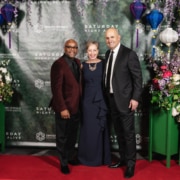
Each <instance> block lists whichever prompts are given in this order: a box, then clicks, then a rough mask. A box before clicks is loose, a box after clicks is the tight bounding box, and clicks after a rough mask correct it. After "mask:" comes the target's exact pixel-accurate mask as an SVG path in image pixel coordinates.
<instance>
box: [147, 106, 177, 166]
mask: <svg viewBox="0 0 180 180" xmlns="http://www.w3.org/2000/svg"><path fill="white" fill-rule="evenodd" d="M153 152H156V153H159V154H162V155H165V156H166V167H170V160H171V155H175V154H178V153H179V130H178V123H177V122H176V121H175V119H174V118H173V117H172V112H171V111H165V110H161V109H159V108H157V107H152V108H151V111H150V126H149V160H150V161H152V153H153ZM179 164H180V162H179Z"/></svg>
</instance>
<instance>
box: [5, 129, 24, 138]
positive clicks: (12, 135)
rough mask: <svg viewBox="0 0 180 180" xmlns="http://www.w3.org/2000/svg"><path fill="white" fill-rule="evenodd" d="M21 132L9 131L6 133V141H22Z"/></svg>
mask: <svg viewBox="0 0 180 180" xmlns="http://www.w3.org/2000/svg"><path fill="white" fill-rule="evenodd" d="M21 135H22V134H21V132H18V131H17V132H14V131H13V132H11V131H9V132H8V131H7V132H6V139H7V140H21V139H22V137H21Z"/></svg>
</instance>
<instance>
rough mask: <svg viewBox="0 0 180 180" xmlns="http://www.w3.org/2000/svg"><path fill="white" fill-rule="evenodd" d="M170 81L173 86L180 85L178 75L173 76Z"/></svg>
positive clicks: (179, 75)
mask: <svg viewBox="0 0 180 180" xmlns="http://www.w3.org/2000/svg"><path fill="white" fill-rule="evenodd" d="M172 80H173V82H174V84H176V85H178V84H179V83H180V74H173V76H172Z"/></svg>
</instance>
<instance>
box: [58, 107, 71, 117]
mask: <svg viewBox="0 0 180 180" xmlns="http://www.w3.org/2000/svg"><path fill="white" fill-rule="evenodd" d="M60 114H61V118H62V119H69V118H70V113H69V111H68V110H67V109H65V110H63V111H61V112H60Z"/></svg>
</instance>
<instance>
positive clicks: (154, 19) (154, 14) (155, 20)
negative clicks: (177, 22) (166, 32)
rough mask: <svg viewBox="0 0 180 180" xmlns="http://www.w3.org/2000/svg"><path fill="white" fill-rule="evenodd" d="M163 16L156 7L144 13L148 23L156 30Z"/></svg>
mask: <svg viewBox="0 0 180 180" xmlns="http://www.w3.org/2000/svg"><path fill="white" fill-rule="evenodd" d="M163 17H164V16H163V13H161V12H160V11H158V10H157V9H154V10H152V11H151V12H150V13H149V14H147V15H146V20H147V22H148V23H149V24H150V26H151V28H152V30H156V29H157V27H158V26H159V24H160V23H161V21H162V20H163Z"/></svg>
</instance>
